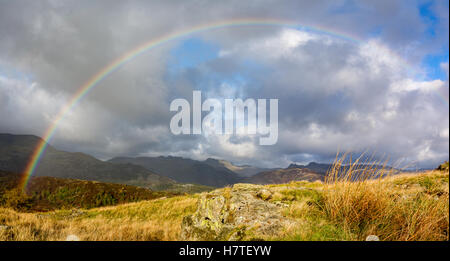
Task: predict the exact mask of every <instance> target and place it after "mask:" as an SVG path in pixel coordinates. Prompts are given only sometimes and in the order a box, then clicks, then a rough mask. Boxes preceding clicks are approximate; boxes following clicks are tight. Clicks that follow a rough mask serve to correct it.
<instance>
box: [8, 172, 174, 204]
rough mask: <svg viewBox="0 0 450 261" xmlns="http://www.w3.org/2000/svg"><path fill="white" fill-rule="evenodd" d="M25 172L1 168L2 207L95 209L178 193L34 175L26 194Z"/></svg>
mask: <svg viewBox="0 0 450 261" xmlns="http://www.w3.org/2000/svg"><path fill="white" fill-rule="evenodd" d="M20 179H21V175H19V174H16V173H11V172H5V171H0V206H7V207H11V208H14V209H18V210H21V211H49V210H55V209H72V208H93V207H100V206H108V205H117V204H123V203H127V202H135V201H141V200H149V199H155V198H160V197H169V196H174V195H176V194H174V193H168V192H155V191H151V190H149V189H145V188H140V187H134V186H128V185H121V184H114V183H102V182H95V181H85V180H76V179H64V178H54V177H32V178H31V179H30V181H29V184H28V186H27V189H26V192H25V193H23V192H21V191H20V190H19V189H18V185H19V181H20Z"/></svg>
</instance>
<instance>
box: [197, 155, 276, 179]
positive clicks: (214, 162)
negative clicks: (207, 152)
mask: <svg viewBox="0 0 450 261" xmlns="http://www.w3.org/2000/svg"><path fill="white" fill-rule="evenodd" d="M203 162H204V163H206V164H208V165H210V166H212V167H215V168H225V169H227V170H229V171H232V172H234V173H236V174H237V175H238V176H239V177H243V178H248V177H251V176H254V175H256V174H258V173H260V172H263V171H269V170H272V169H267V168H259V167H255V166H250V165H243V166H238V165H234V164H233V163H231V162H229V161H226V160H218V159H212V158H208V159H206V160H205V161H203Z"/></svg>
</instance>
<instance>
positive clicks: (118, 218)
mask: <svg viewBox="0 0 450 261" xmlns="http://www.w3.org/2000/svg"><path fill="white" fill-rule="evenodd" d="M196 201H197V200H196V198H195V197H193V196H189V197H188V196H179V197H174V198H168V199H157V200H152V201H141V202H138V203H130V204H124V205H119V206H116V207H104V208H97V209H91V210H86V211H85V212H80V213H81V214H79V215H78V216H73V213H77V212H71V211H56V212H49V213H42V214H36V213H18V212H16V211H13V210H11V209H6V208H0V224H3V225H6V226H8V227H10V228H8V229H2V230H0V240H19V241H28V240H37V241H43V240H45V241H53V240H65V239H66V237H67V236H68V235H71V234H74V235H76V236H78V237H79V238H80V240H88V241H99V240H121V241H128V240H130V241H139V240H177V239H178V235H179V233H180V227H181V221H182V218H183V217H184V216H185V215H188V214H191V213H193V212H194V210H195V207H196Z"/></svg>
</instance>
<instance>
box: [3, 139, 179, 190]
mask: <svg viewBox="0 0 450 261" xmlns="http://www.w3.org/2000/svg"><path fill="white" fill-rule="evenodd" d="M40 141H41V138H39V137H37V136H32V135H11V134H0V170H4V171H11V172H15V173H22V172H23V171H24V168H25V166H26V164H27V162H28V161H29V158H30V156H31V154H32V152H33V150H34V148H35V147H36V145H37V144H38V142H40ZM34 176H50V177H59V178H72V179H82V180H91V181H102V182H112V183H124V184H129V183H133V184H140V185H143V186H147V187H152V186H157V185H158V186H159V185H163V184H172V183H175V181H173V180H172V179H170V178H167V177H163V176H160V175H157V174H156V173H154V172H152V171H149V170H148V169H146V168H144V167H142V166H138V165H133V164H112V163H110V162H105V161H101V160H98V159H96V158H94V157H92V156H90V155H87V154H84V153H79V152H75V153H74V152H65V151H60V150H56V149H55V148H53V147H52V146H50V145H49V146H48V147H47V149H46V151H45V153H44V155H43V157H42V158H41V161H40V162H39V165H38V167H37V169H36V170H35V172H34Z"/></svg>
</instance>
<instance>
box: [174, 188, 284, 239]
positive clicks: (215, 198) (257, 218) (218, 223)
mask: <svg viewBox="0 0 450 261" xmlns="http://www.w3.org/2000/svg"><path fill="white" fill-rule="evenodd" d="M272 194H273V192H272V191H270V190H269V189H267V188H264V187H262V186H259V185H251V184H235V185H234V186H233V187H232V188H225V189H221V190H216V191H213V192H210V193H207V194H203V195H202V196H201V197H200V199H199V201H198V207H197V211H196V212H195V213H194V214H193V215H190V216H186V217H184V219H183V222H182V228H181V230H182V231H181V240H244V239H250V240H258V239H264V238H267V237H273V236H276V235H278V234H279V233H280V232H281V231H282V229H283V228H284V227H286V226H287V225H289V224H290V222H291V221H290V220H289V219H288V218H286V217H284V216H283V215H282V214H281V210H282V208H283V207H285V205H283V204H281V203H273V202H270V199H271V195H272Z"/></svg>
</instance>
